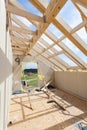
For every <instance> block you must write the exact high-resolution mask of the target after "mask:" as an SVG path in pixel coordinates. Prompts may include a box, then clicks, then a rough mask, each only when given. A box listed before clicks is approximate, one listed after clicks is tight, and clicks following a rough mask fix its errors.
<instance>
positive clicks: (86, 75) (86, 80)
mask: <svg viewBox="0 0 87 130" xmlns="http://www.w3.org/2000/svg"><path fill="white" fill-rule="evenodd" d="M55 86H56V87H58V88H60V89H63V90H65V91H67V92H70V93H72V94H75V95H78V96H80V97H82V98H86V99H87V72H58V71H56V72H55Z"/></svg>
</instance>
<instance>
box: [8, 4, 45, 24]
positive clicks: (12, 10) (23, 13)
mask: <svg viewBox="0 0 87 130" xmlns="http://www.w3.org/2000/svg"><path fill="white" fill-rule="evenodd" d="M7 11H8V12H10V13H12V14H16V15H19V16H22V17H26V18H27V19H28V20H29V19H30V20H35V21H38V22H44V19H43V17H40V16H37V15H35V14H31V13H30V12H27V11H24V10H21V9H19V8H17V7H15V6H12V5H10V4H8V6H7Z"/></svg>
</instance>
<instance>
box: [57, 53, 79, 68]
mask: <svg viewBox="0 0 87 130" xmlns="http://www.w3.org/2000/svg"><path fill="white" fill-rule="evenodd" d="M58 58H60V59H62V60H63V61H65V62H66V63H67V64H68V65H70V66H77V65H76V64H75V63H74V62H73V61H72V60H71V59H69V58H68V57H67V56H66V55H65V54H61V55H58Z"/></svg>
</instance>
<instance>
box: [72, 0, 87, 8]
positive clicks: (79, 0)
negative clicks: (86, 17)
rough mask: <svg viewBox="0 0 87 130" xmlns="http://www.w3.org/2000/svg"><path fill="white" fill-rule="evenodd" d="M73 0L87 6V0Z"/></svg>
mask: <svg viewBox="0 0 87 130" xmlns="http://www.w3.org/2000/svg"><path fill="white" fill-rule="evenodd" d="M73 1H74V2H76V3H79V4H80V5H82V6H83V7H85V8H87V0H73Z"/></svg>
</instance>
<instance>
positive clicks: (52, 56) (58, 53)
mask: <svg viewBox="0 0 87 130" xmlns="http://www.w3.org/2000/svg"><path fill="white" fill-rule="evenodd" d="M60 54H63V51H59V52H57V53H55V54H53V55H51V56H49V57H48V59H51V58H54V57H55V56H57V55H60Z"/></svg>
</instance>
